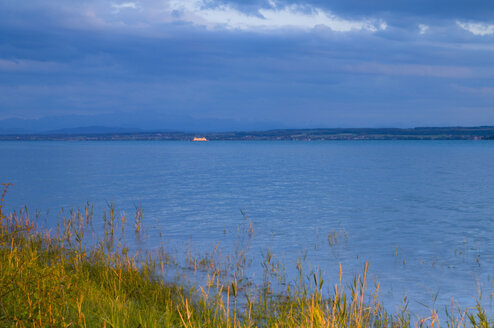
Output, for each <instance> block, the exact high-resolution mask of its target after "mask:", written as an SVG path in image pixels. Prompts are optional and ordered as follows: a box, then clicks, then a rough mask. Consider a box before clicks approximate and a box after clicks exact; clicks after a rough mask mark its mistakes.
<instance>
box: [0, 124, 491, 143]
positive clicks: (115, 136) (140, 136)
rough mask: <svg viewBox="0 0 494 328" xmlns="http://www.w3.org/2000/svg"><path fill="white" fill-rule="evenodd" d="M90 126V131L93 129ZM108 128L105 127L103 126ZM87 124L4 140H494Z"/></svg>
mask: <svg viewBox="0 0 494 328" xmlns="http://www.w3.org/2000/svg"><path fill="white" fill-rule="evenodd" d="M93 130H94V129H91V128H90V127H88V129H87V131H93ZM101 130H104V129H101ZM83 131H84V128H78V129H73V131H71V130H70V129H67V130H63V131H52V132H46V133H37V134H35V133H32V134H0V141H16V140H25V141H49V140H52V141H57V140H60V141H63V140H71V141H98V140H101V141H105V140H114V141H119V140H120V141H130V140H175V141H188V140H194V138H205V139H207V140H209V141H226V140H239V141H249V140H252V141H256V140H259V141H260V140H282V141H283V140H287V141H288V140H294V141H296V140H299V141H317V140H494V126H480V127H417V128H411V129H399V128H335V129H278V130H268V131H237V132H205V133H198V132H175V131H164V132H160V131H156V132H128V133H125V132H117V133H115V132H100V133H94V132H83Z"/></svg>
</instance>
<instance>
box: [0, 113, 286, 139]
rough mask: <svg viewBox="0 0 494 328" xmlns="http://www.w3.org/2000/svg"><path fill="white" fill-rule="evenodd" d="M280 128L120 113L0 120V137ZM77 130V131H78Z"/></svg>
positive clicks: (260, 124) (254, 124)
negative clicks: (14, 135)
mask: <svg viewBox="0 0 494 328" xmlns="http://www.w3.org/2000/svg"><path fill="white" fill-rule="evenodd" d="M280 127H283V125H282V124H278V123H276V122H255V121H239V120H231V119H222V118H194V117H190V116H188V115H181V114H169V113H161V112H149V111H146V112H142V113H141V112H138V111H135V112H123V113H106V114H98V115H57V116H46V117H42V118H37V119H22V118H8V119H4V120H0V134H27V133H31V134H46V133H69V134H73V133H83V134H84V133H89V132H87V131H85V129H86V130H87V129H88V128H89V129H90V130H92V132H91V133H105V131H103V130H105V129H113V130H114V131H112V132H109V133H113V132H119V131H118V130H119V129H121V130H120V132H124V131H126V132H129V131H131V132H136V131H200V132H213V131H216V132H218V131H246V130H267V129H273V128H280ZM79 129H80V130H79Z"/></svg>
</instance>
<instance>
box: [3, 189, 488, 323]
mask: <svg viewBox="0 0 494 328" xmlns="http://www.w3.org/2000/svg"><path fill="white" fill-rule="evenodd" d="M7 187H8V186H5V190H6V188H7ZM4 195H5V192H4V194H3V195H2V198H1V200H2V202H1V203H0V326H2V327H15V326H16V327H48V326H54V327H409V326H411V325H412V324H411V323H410V314H409V313H407V311H406V306H404V308H403V310H402V311H400V312H399V313H392V314H390V313H387V312H386V311H385V310H384V308H383V306H382V305H381V303H380V302H379V285H378V284H377V285H376V286H373V287H372V288H369V286H368V285H369V284H368V282H367V266H366V267H365V269H364V270H363V273H362V274H361V275H357V276H355V277H354V279H353V282H352V283H351V284H349V285H342V284H341V281H340V282H338V281H337V282H332V283H333V285H331V286H334V287H332V288H333V292H332V294H331V295H330V296H327V295H323V292H322V289H323V286H327V285H328V283H327V282H324V279H323V277H322V276H321V275H319V274H317V273H311V276H310V281H311V285H310V286H308V285H307V283H306V281H307V279H300V280H299V281H298V282H297V281H295V282H292V283H289V284H285V283H282V284H280V287H279V288H273V284H275V283H276V281H277V276H276V265H275V264H274V263H273V262H272V260H271V257H270V256H269V254H268V255H267V256H266V257H265V259H264V262H263V266H264V268H265V279H264V283H263V284H262V285H259V286H252V284H249V282H247V281H245V280H244V278H243V264H244V261H243V260H242V258H243V257H242V253H241V251H238V252H236V254H235V261H232V259H231V258H226V259H225V260H224V261H221V260H219V259H218V258H217V257H215V256H214V254H215V252H214V251H213V252H211V253H210V254H209V255H207V256H206V255H202V256H194V255H193V254H189V255H188V256H187V260H186V263H188V265H189V267H188V268H187V269H188V270H192V271H198V270H199V271H201V272H202V273H203V274H204V275H205V276H206V277H207V279H206V283H205V284H204V285H201V286H197V287H194V286H191V284H190V282H188V281H183V280H180V279H176V280H174V281H173V282H171V281H167V280H165V279H163V274H160V272H164V270H165V268H166V267H169V266H173V265H176V264H173V263H172V262H173V260H171V259H170V257H169V256H168V255H167V253H166V252H165V251H164V250H161V251H160V252H154V253H145V254H144V253H138V252H131V251H129V249H128V248H127V247H126V246H125V243H124V242H123V241H124V240H125V239H124V238H121V237H122V236H123V235H124V234H125V229H126V227H127V228H128V226H129V224H126V222H125V221H126V219H125V217H124V216H119V215H117V214H116V211H115V209H114V207H112V206H110V208H109V210H108V211H107V212H106V213H105V216H104V218H103V222H104V227H105V228H104V231H103V232H102V234H101V235H100V237H99V238H94V237H91V238H88V236H89V235H90V234H91V231H94V228H93V223H92V210H91V207H90V206H86V207H85V208H84V209H82V210H77V211H71V212H69V213H68V214H67V217H63V218H62V219H61V221H60V224H59V226H58V229H54V230H55V232H54V231H53V230H45V229H43V228H40V227H38V226H37V224H36V221H35V220H34V221H33V218H32V217H31V216H30V214H29V212H28V211H27V210H23V211H20V212H18V213H5V212H3V211H2V205H3V198H4V197H3V196H4ZM141 219H142V209H140V210H139V209H138V210H137V211H136V217H135V223H134V224H133V226H132V231H131V233H132V234H135V235H136V236H139V234H140V233H141ZM249 231H251V227H249V225H248V224H247V226H246V230H245V232H246V234H247V235H248V234H249ZM300 275H301V277H302V275H304V274H303V273H302V272H300ZM306 276H307V275H304V278H306ZM334 283H336V284H334ZM438 318H439V317H438V314H437V313H436V312H435V311H434V310H431V313H430V315H429V316H427V317H425V318H422V319H419V320H417V322H415V323H414V324H413V325H418V326H431V327H434V326H439V325H441V326H447V327H463V326H482V327H488V326H491V324H490V323H489V321H488V320H487V318H486V317H485V315H484V312H483V310H482V309H481V308H480V307H478V308H476V309H465V310H461V309H455V310H454V311H450V312H449V313H447V314H446V319H445V320H444V321H443V322H439V319H438Z"/></svg>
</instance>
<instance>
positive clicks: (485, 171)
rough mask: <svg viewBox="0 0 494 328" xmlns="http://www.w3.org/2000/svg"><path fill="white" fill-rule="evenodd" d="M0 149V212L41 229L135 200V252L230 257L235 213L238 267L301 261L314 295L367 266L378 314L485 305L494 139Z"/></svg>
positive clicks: (491, 258) (123, 207)
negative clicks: (20, 213)
mask: <svg viewBox="0 0 494 328" xmlns="http://www.w3.org/2000/svg"><path fill="white" fill-rule="evenodd" d="M0 153H1V154H2V155H3V156H2V157H1V158H0V181H1V182H12V183H14V185H15V186H14V187H13V188H11V190H9V192H8V194H7V197H6V200H5V202H6V204H5V205H6V207H7V209H9V210H15V209H19V208H20V207H22V206H24V205H27V206H28V207H29V208H30V209H31V210H34V209H38V210H40V212H41V213H42V215H41V217H42V222H44V224H46V225H48V226H52V225H54V224H55V222H56V220H57V218H59V216H60V215H59V210H60V208H62V207H63V208H65V209H68V208H72V207H82V206H84V204H85V202H86V201H89V202H92V203H94V205H95V209H96V210H97V213H101V212H102V210H103V209H105V207H106V206H107V202H114V203H115V205H116V207H117V210H119V211H125V213H126V214H127V215H128V217H129V218H128V219H129V220H132V217H133V213H134V212H135V208H134V205H136V204H139V203H140V202H141V201H142V206H143V208H144V227H145V228H147V229H148V230H149V238H148V239H147V240H145V241H144V243H143V244H140V245H137V246H138V247H142V248H144V249H153V248H157V247H159V246H160V244H161V243H162V241H163V243H164V245H165V248H169V249H182V248H183V247H189V246H190V245H192V247H193V248H194V249H196V250H199V251H206V250H212V249H213V248H214V247H215V246H216V244H217V243H218V242H219V243H220V246H221V247H224V248H225V249H226V250H232V249H233V245H234V244H235V242H236V238H237V234H236V229H237V227H238V225H239V224H242V222H243V220H244V218H243V216H242V215H241V213H240V209H242V210H245V211H246V213H247V215H248V218H250V219H252V221H253V227H254V237H253V239H252V245H251V249H250V251H249V252H250V253H249V254H250V256H251V258H252V259H253V263H252V269H251V270H252V273H255V272H256V268H258V267H259V266H260V264H259V263H260V262H261V261H262V254H264V252H265V251H266V250H267V249H268V248H269V249H270V250H271V252H272V253H273V254H274V255H275V257H276V258H277V259H279V260H281V261H283V262H284V263H285V265H286V270H287V275H288V276H289V277H294V275H295V271H296V270H295V266H296V263H297V259H298V257H299V256H304V254H306V256H307V259H306V266H307V267H308V268H314V267H316V266H317V267H319V268H320V269H321V270H322V271H323V272H324V273H325V275H326V279H325V283H326V285H325V287H326V288H331V286H332V285H333V284H334V283H336V282H337V277H338V270H339V269H338V264H339V263H341V264H342V268H343V271H344V272H345V273H347V274H350V273H353V272H356V273H359V272H361V268H362V265H363V263H364V262H365V261H368V262H369V264H370V273H371V278H372V279H374V278H375V279H377V280H378V281H379V282H380V284H381V298H382V299H383V300H384V303H385V305H386V306H387V307H388V309H389V310H391V311H395V310H396V309H397V308H398V306H399V304H400V302H401V301H402V300H403V297H404V296H405V295H406V296H407V298H408V299H409V301H410V308H412V310H414V312H415V313H417V314H420V313H422V312H427V309H426V308H425V307H424V306H423V305H421V304H419V302H420V303H424V304H426V305H429V306H432V303H433V301H432V299H433V295H435V294H438V298H437V301H436V307H439V306H442V305H447V304H450V302H451V297H454V298H455V299H456V300H457V302H459V304H460V305H461V306H463V307H465V306H472V305H474V302H475V297H477V296H478V295H477V284H480V286H481V287H482V291H483V296H482V297H483V302H484V303H486V304H487V305H489V304H490V301H491V293H492V292H493V291H494V288H493V278H492V277H491V275H492V272H494V270H493V269H494V239H493V238H492V236H493V233H494V196H493V195H492V186H493V185H494V170H492V163H493V162H494V142H490V141H482V142H475V141H371V142H366V141H355V142H348V141H347V142H268V141H265V142H209V143H191V142H0ZM47 212H48V213H47ZM95 220H101V216H100V215H98V214H97V215H96V216H95ZM98 224H100V222H99V221H97V222H96V225H98ZM335 231H336V232H337V233H338V236H339V239H338V243H336V244H335V245H333V246H331V245H329V243H328V234H329V233H331V232H335ZM159 232H162V234H163V237H162V238H160V236H159ZM345 236H346V237H345ZM258 276H259V275H258ZM488 309H489V310H490V311H492V308H491V307H488ZM491 313H492V312H491Z"/></svg>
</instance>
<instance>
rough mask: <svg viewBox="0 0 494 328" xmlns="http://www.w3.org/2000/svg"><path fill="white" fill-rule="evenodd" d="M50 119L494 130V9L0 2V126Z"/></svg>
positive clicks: (476, 4) (201, 0)
mask: <svg viewBox="0 0 494 328" xmlns="http://www.w3.org/2000/svg"><path fill="white" fill-rule="evenodd" d="M98 115H99V116H98ZM52 116H59V117H69V116H74V117H78V116H94V117H101V118H102V119H101V122H98V123H100V124H101V125H111V124H112V119H109V117H128V118H129V119H128V122H123V121H122V122H123V123H122V122H119V124H120V123H122V124H124V123H125V124H127V125H129V124H132V121H133V119H132V118H135V117H145V118H147V119H148V120H153V119H154V118H155V117H161V118H163V117H188V118H193V119H198V120H203V121H201V122H208V121H207V120H211V119H218V120H223V121H222V122H230V121H232V122H233V121H236V122H239V121H240V122H252V124H254V123H256V124H257V123H259V124H265V125H266V126H270V127H297V128H299V127H390V126H394V127H414V126H445V125H494V2H492V1H480V0H471V1H465V0H464V1H458V0H448V1H446V0H435V1H430V0H401V1H397V0H374V1H368V0H333V1H328V0H325V1H322V0H308V1H299V0H291V1H288V0H242V1H239V0H235V1H234V0H124V1H118V0H114V1H106V0H79V1H67V0H30V1H19V0H0V120H5V119H9V118H20V119H40V118H43V117H52ZM105 118H106V119H105Z"/></svg>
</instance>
